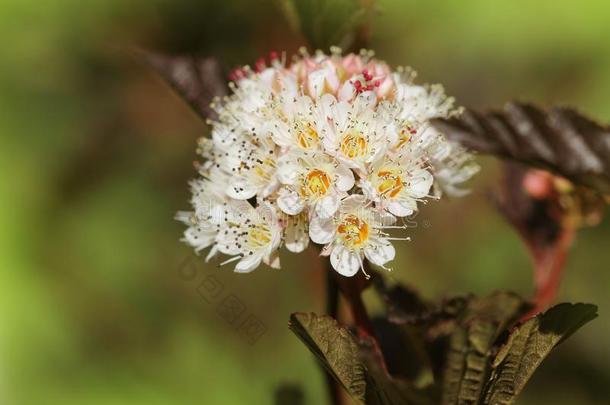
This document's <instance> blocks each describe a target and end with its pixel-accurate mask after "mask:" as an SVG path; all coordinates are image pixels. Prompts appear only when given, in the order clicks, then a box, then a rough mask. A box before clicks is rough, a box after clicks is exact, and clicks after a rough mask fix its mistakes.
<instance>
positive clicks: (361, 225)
mask: <svg viewBox="0 0 610 405" xmlns="http://www.w3.org/2000/svg"><path fill="white" fill-rule="evenodd" d="M337 233H338V234H339V236H341V239H343V243H344V244H345V246H346V247H348V248H350V249H353V248H357V247H360V246H361V245H362V244H363V243H364V242H366V241H367V239H368V238H369V226H368V224H367V223H366V222H364V221H363V220H362V219H360V218H358V217H357V216H356V215H354V214H350V215H346V216H345V217H344V218H343V220H342V221H341V222H340V223H339V227H338V228H337Z"/></svg>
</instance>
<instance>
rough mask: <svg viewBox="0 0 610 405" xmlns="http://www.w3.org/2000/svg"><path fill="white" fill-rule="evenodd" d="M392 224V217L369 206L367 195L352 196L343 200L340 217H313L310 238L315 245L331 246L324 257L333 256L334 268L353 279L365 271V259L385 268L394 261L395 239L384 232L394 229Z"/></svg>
mask: <svg viewBox="0 0 610 405" xmlns="http://www.w3.org/2000/svg"><path fill="white" fill-rule="evenodd" d="M390 222H393V218H392V217H391V216H387V215H383V214H382V213H380V212H379V211H378V210H376V209H374V208H371V207H370V206H367V200H366V199H365V198H364V197H363V196H361V195H352V196H350V197H348V198H346V199H345V200H344V201H343V203H342V204H341V208H340V211H339V213H338V215H337V216H336V217H334V218H319V217H314V218H312V220H311V224H310V227H309V235H310V237H311V240H313V241H314V242H316V243H320V244H327V245H326V247H325V248H324V251H323V254H328V255H330V262H331V264H332V266H333V268H334V269H335V270H337V271H338V272H339V273H340V274H342V275H344V276H348V277H351V276H353V275H354V274H356V273H357V272H358V270H362V271H364V264H363V259H364V258H365V257H366V258H367V259H368V260H369V261H370V262H371V263H373V264H376V265H378V266H381V267H384V268H385V264H386V263H388V262H389V261H391V260H393V259H394V255H395V250H394V246H392V243H391V242H390V240H391V239H392V238H389V236H388V235H387V234H386V233H385V232H384V231H383V229H387V228H392V226H391V225H390V224H389V223H390ZM365 274H366V273H365Z"/></svg>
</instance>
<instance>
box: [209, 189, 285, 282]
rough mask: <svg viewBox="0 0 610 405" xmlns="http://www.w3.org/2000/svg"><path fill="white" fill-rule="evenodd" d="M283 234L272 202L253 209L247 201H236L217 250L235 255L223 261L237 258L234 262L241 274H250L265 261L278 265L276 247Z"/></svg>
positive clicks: (221, 230)
mask: <svg viewBox="0 0 610 405" xmlns="http://www.w3.org/2000/svg"><path fill="white" fill-rule="evenodd" d="M281 234H282V229H281V226H280V223H279V220H278V216H277V213H276V210H275V207H273V206H272V205H271V204H269V203H263V204H260V205H259V206H258V207H257V208H253V207H252V206H251V205H250V204H249V203H248V202H246V201H235V202H233V203H232V204H231V205H230V207H229V214H228V217H227V220H226V222H225V223H224V224H223V225H222V226H221V227H220V230H219V232H218V236H217V243H218V250H219V251H220V252H221V253H224V254H226V255H229V256H233V257H232V258H231V259H229V260H227V261H225V262H224V263H223V264H226V263H230V262H233V261H238V262H237V264H236V265H235V271H236V272H238V273H249V272H251V271H252V270H254V269H255V268H257V267H258V266H259V265H260V263H261V262H262V261H264V262H265V263H266V264H268V265H270V266H271V267H275V268H279V256H278V255H277V248H278V247H279V245H280V242H281V240H282V239H281Z"/></svg>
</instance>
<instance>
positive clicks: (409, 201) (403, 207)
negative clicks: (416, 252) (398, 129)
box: [359, 154, 434, 217]
mask: <svg viewBox="0 0 610 405" xmlns="http://www.w3.org/2000/svg"><path fill="white" fill-rule="evenodd" d="M433 181H434V178H433V177H432V174H431V173H430V172H429V171H428V170H426V169H425V168H424V167H422V163H421V162H418V161H414V160H413V158H412V157H411V156H409V155H407V154H404V155H399V156H397V157H395V158H391V157H388V156H383V157H382V158H380V159H378V160H377V161H376V162H374V163H373V164H371V165H370V169H369V173H368V174H367V176H366V177H364V178H363V179H362V180H361V181H360V184H359V185H360V187H361V188H362V191H363V193H364V195H365V196H366V197H367V198H369V199H370V200H372V201H374V202H375V203H377V204H379V206H380V207H382V208H385V209H387V210H388V211H389V212H390V213H391V214H393V215H396V216H398V217H405V216H408V215H411V214H413V213H414V212H415V211H416V210H417V203H418V202H419V201H421V200H423V199H424V198H425V197H428V193H429V191H430V188H431V187H432V183H433Z"/></svg>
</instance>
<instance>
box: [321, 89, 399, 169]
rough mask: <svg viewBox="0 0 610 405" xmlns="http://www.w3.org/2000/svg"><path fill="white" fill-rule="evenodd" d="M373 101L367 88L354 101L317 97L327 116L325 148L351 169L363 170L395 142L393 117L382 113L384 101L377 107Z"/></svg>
mask: <svg viewBox="0 0 610 405" xmlns="http://www.w3.org/2000/svg"><path fill="white" fill-rule="evenodd" d="M376 100H377V99H376V97H375V94H374V93H372V92H368V91H367V92H364V93H362V94H360V95H359V96H357V97H356V99H355V100H354V101H353V103H348V102H345V101H339V102H338V101H336V100H335V98H334V97H333V96H332V95H325V96H324V97H322V99H321V100H320V102H321V108H323V109H324V110H325V111H326V116H327V117H328V120H327V121H328V127H327V128H328V129H327V130H326V131H324V140H323V144H324V147H325V149H326V151H327V152H328V153H330V154H331V155H333V156H335V157H336V158H337V159H338V160H339V161H341V162H343V163H345V164H346V165H347V166H349V167H351V168H353V169H357V170H365V166H366V165H367V164H369V163H370V162H372V161H374V160H375V159H376V158H377V157H379V156H381V155H383V154H384V153H385V152H386V151H387V149H388V147H389V146H390V145H392V144H393V143H395V142H396V131H395V127H394V122H393V121H394V120H393V119H392V118H391V117H388V116H387V115H386V114H384V105H383V104H384V103H382V104H381V105H380V106H377V104H376ZM378 109H379V111H378Z"/></svg>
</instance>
